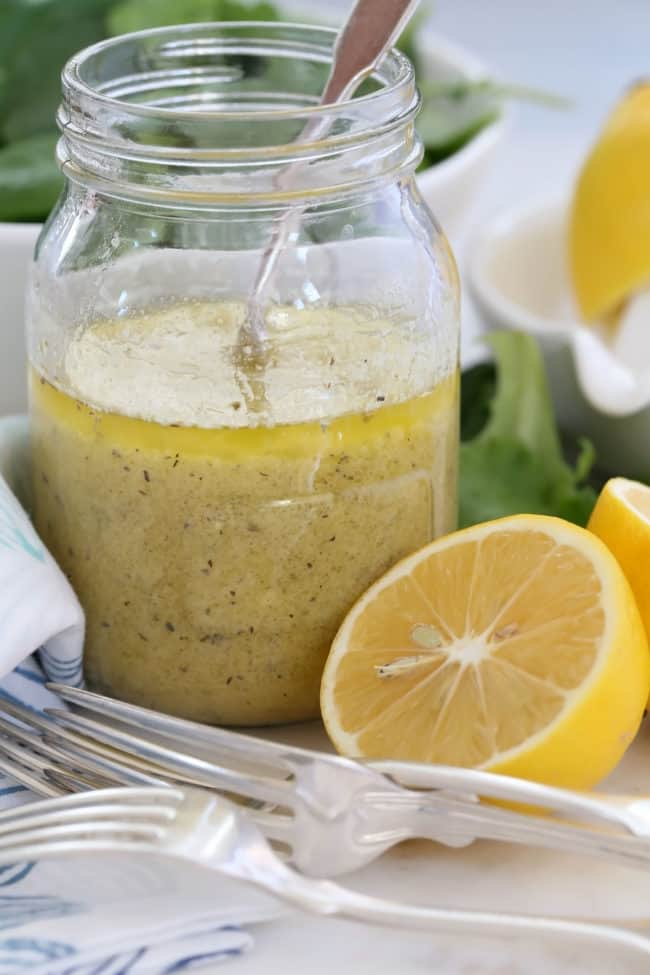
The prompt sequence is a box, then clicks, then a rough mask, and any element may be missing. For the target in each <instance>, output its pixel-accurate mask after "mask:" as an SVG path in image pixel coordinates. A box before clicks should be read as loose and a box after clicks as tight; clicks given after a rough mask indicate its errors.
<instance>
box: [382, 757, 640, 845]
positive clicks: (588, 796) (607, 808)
mask: <svg viewBox="0 0 650 975" xmlns="http://www.w3.org/2000/svg"><path fill="white" fill-rule="evenodd" d="M368 764H369V765H370V767H371V768H374V769H376V770H377V771H378V772H381V773H382V774H383V775H386V776H388V778H390V779H392V780H393V781H395V782H396V783H397V784H398V785H401V786H404V787H406V788H407V789H422V790H425V789H433V790H445V791H448V792H450V793H453V794H454V795H457V796H461V797H462V796H464V797H465V798H466V799H468V800H472V799H476V798H477V797H478V796H481V797H482V798H484V799H499V800H503V801H505V802H515V803H521V804H523V805H527V806H536V807H538V808H543V809H547V810H549V811H550V812H553V813H556V814H559V815H560V816H561V817H562V818H563V819H565V820H573V821H575V820H576V819H578V820H580V819H585V818H587V819H592V820H595V821H597V822H601V823H607V824H610V825H615V826H618V827H620V828H621V829H622V830H623V831H625V832H627V833H630V834H632V835H634V836H639V837H648V838H649V839H650V796H625V795H616V794H607V793H603V792H577V791H572V790H569V789H560V788H557V787H555V786H549V785H543V784H542V783H540V782H529V781H527V780H525V779H517V778H514V777H511V776H506V775H498V774H497V773H495V772H483V771H481V770H478V769H463V768H455V767H452V766H444V765H424V764H416V763H413V762H393V761H385V762H369V763H368Z"/></svg>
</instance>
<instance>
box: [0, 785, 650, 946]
mask: <svg viewBox="0 0 650 975" xmlns="http://www.w3.org/2000/svg"><path fill="white" fill-rule="evenodd" d="M65 775H66V773H61V776H62V777H65ZM99 852H126V853H138V854H142V853H149V854H162V855H165V856H171V857H178V858H181V859H184V860H189V861H191V862H192V863H195V864H200V865H202V866H204V867H207V868H208V869H211V870H215V871H218V872H219V873H222V874H225V875H227V876H230V877H234V878H237V879H238V880H243V881H246V882H248V883H250V884H253V885H255V886H256V887H259V888H261V889H263V890H265V891H267V892H268V893H270V894H272V895H274V896H275V897H277V898H279V899H281V900H283V901H286V902H287V903H289V904H291V905H292V906H294V907H297V908H299V909H300V910H302V911H306V912H309V913H312V914H320V915H340V916H341V917H345V918H350V919H355V920H360V921H365V922H370V923H372V924H381V925H383V926H385V925H391V926H395V927H400V928H409V929H414V930H424V931H428V932H430V933H446V934H449V933H451V934H462V935H463V936H467V935H468V934H475V935H491V936H497V935H498V936H507V937H531V936H534V937H540V936H542V935H543V936H551V937H556V938H559V939H561V940H567V939H568V940H570V941H575V940H576V939H577V940H579V941H582V942H587V943H591V944H592V945H593V944H594V943H596V944H598V943H601V944H602V943H609V944H614V945H616V946H617V947H619V948H621V947H624V948H628V949H632V950H634V951H636V952H637V953H641V954H643V955H644V956H650V938H648V937H646V936H645V935H644V934H641V933H639V932H635V931H631V930H627V929H625V928H623V927H620V928H617V927H614V926H611V925H607V924H601V923H597V922H594V923H588V922H583V921H577V920H570V919H563V918H555V917H536V916H533V915H528V916H527V915H519V914H501V913H488V912H480V911H457V910H439V909H436V908H424V907H415V906H410V905H406V904H401V903H397V902H394V901H387V900H380V899H378V898H374V897H368V896H366V895H364V894H360V893H357V892H355V891H352V890H349V889H348V888H345V887H341V886H339V885H337V884H335V883H332V882H331V881H327V880H315V879H313V878H308V877H305V876H303V875H302V874H300V873H298V872H297V871H295V870H292V869H291V867H289V866H287V865H286V864H285V863H284V862H283V861H282V860H280V859H279V857H278V856H277V855H276V854H275V853H274V851H273V850H272V849H271V847H270V846H269V845H268V843H267V842H266V840H265V839H264V837H263V836H262V834H261V833H260V832H259V830H258V829H257V827H256V826H255V825H254V824H253V823H252V822H251V820H250V819H249V818H248V817H247V816H245V815H243V814H242V813H241V812H240V811H239V810H238V809H237V807H236V806H234V805H233V804H232V803H230V802H228V801H227V800H225V799H224V798H223V797H221V796H217V795H215V794H214V793H208V792H206V791H205V790H198V789H195V788H191V787H188V788H184V789H182V790H181V789H177V788H173V787H160V788H122V789H107V790H105V791H100V792H94V793H86V794H84V795H72V796H66V797H64V798H59V799H50V800H44V801H39V802H35V803H32V804H31V805H29V806H22V807H20V808H19V809H13V810H8V811H5V812H3V813H0V863H15V862H20V861H23V860H42V859H44V858H55V857H61V856H66V855H71V854H82V853H84V854H86V853H87V854H90V853H92V854H96V853H99Z"/></svg>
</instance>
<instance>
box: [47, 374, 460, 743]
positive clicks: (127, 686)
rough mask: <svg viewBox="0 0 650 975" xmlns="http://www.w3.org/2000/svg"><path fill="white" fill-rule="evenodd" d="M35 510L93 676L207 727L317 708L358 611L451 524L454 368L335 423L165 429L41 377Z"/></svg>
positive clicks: (99, 685)
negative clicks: (393, 400)
mask: <svg viewBox="0 0 650 975" xmlns="http://www.w3.org/2000/svg"><path fill="white" fill-rule="evenodd" d="M31 400H32V418H33V458H34V494H35V520H36V525H37V528H38V531H39V532H40V534H41V537H42V538H43V540H44V541H45V543H46V544H47V545H48V547H49V548H50V551H51V552H52V554H53V555H54V557H55V558H56V559H57V560H58V561H59V563H60V564H61V565H62V567H63V569H64V571H65V572H66V573H67V575H68V576H69V578H70V579H71V581H72V584H73V586H74V587H75V590H76V591H77V594H78V595H79V598H80V600H81V602H82V604H83V606H84V609H85V610H86V614H87V642H86V672H87V678H88V681H89V684H90V686H91V687H93V688H95V689H98V690H100V691H103V692H106V693H110V694H113V695H116V696H118V697H120V698H123V699H127V700H130V701H133V702H136V703H139V704H143V705H146V706H150V707H154V708H157V709H160V710H164V711H167V712H169V713H174V714H179V715H182V716H186V717H190V718H194V719H197V720H202V721H208V722H215V723H226V724H263V723H270V722H280V721H288V720H300V719H305V718H309V717H313V716H315V715H316V714H317V713H318V689H319V681H320V676H321V671H322V667H323V664H324V661H325V658H326V655H327V652H328V650H329V647H330V644H331V641H332V639H333V637H334V635H335V633H336V631H337V628H338V626H339V624H340V623H341V620H342V619H343V617H344V615H345V613H346V611H347V610H348V609H349V608H350V606H351V605H352V604H353V602H354V601H355V600H356V599H357V598H358V597H359V595H360V594H361V593H362V592H363V591H364V590H365V589H366V588H367V587H368V586H369V585H370V583H372V582H373V581H374V580H375V579H376V578H377V577H378V576H379V575H380V574H381V573H382V572H384V571H385V570H386V569H387V568H388V567H389V566H390V565H392V564H393V563H394V562H396V561H397V560H398V559H399V558H401V557H403V556H404V555H406V554H407V553H409V552H411V551H413V550H414V549H416V548H418V547H420V546H421V545H424V544H425V543H426V542H428V541H430V539H431V538H432V537H434V536H435V535H438V534H441V533H444V532H447V531H449V530H451V529H453V527H454V525H455V504H456V455H457V400H458V382H457V377H456V376H451V377H448V378H447V379H445V380H444V381H442V382H441V383H440V384H439V385H438V386H437V388H436V389H435V390H433V391H432V392H431V393H428V394H425V395H421V396H418V397H416V398H414V399H412V400H409V401H405V402H402V403H398V404H397V405H391V406H386V407H383V408H379V409H376V410H373V411H372V412H369V413H363V414H360V413H359V414H356V415H347V416H342V417H340V418H339V419H336V420H334V421H331V422H328V423H327V424H323V423H319V422H309V423H293V424H286V425H280V426H276V427H267V428H251V427H243V428H238V429H235V428H230V429H228V428H220V429H206V428H200V427H185V426H166V425H161V424H158V423H155V422H151V421H146V420H140V419H136V418H130V417H125V416H121V415H117V414H115V413H110V412H102V411H99V410H97V409H94V408H90V407H89V406H88V405H86V404H85V403H83V402H81V401H79V400H77V399H75V398H74V397H72V396H69V395H67V394H66V393H64V392H61V391H60V390H59V389H57V388H55V387H54V386H53V385H51V384H50V383H49V382H47V381H46V380H45V379H44V378H43V377H41V376H39V375H38V374H37V373H36V372H32V376H31Z"/></svg>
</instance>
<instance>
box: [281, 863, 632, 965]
mask: <svg viewBox="0 0 650 975" xmlns="http://www.w3.org/2000/svg"><path fill="white" fill-rule="evenodd" d="M291 874H292V879H291V881H288V879H287V878H286V877H285V883H284V884H283V888H284V889H283V890H282V891H281V892H280V891H279V890H278V889H277V886H276V888H275V893H276V894H278V893H281V896H282V898H283V899H284V900H287V901H289V902H291V903H293V904H294V905H295V906H297V907H300V908H301V909H302V910H308V911H309V912H311V913H314V914H321V915H322V914H326V915H339V916H341V917H344V918H348V919H350V920H356V921H365V922H367V923H370V924H380V925H391V926H393V927H398V928H408V929H410V930H417V931H427V932H429V933H431V934H434V933H435V934H456V935H458V934H460V935H464V936H467V935H476V936H491V937H494V936H501V937H507V938H531V937H535V938H540V937H543V936H550V937H554V938H556V939H558V940H561V941H570V942H573V943H575V942H576V941H579V942H583V943H591V944H594V943H607V944H612V945H617V946H618V947H623V948H628V949H631V950H633V951H636V952H638V953H641V954H643V955H645V956H646V957H647V956H650V939H649V938H647V937H646V936H645V935H643V934H640V933H638V932H636V931H632V930H628V929H626V928H624V927H620V928H619V927H615V926H613V925H610V924H602V923H598V922H591V923H590V922H586V921H578V920H571V919H564V918H559V917H541V916H535V915H528V916H527V915H525V914H502V913H494V912H489V913H488V912H483V911H460V910H442V909H438V908H430V907H415V906H411V905H407V904H399V903H396V902H393V901H386V900H381V899H378V898H374V897H368V896H366V895H365V894H359V893H357V892H356V891H352V890H349V889H348V888H346V887H341V886H339V885H338V884H334V883H332V882H331V881H313V880H308V879H307V878H305V877H302V876H300V875H299V874H296V873H294V872H293V871H291Z"/></svg>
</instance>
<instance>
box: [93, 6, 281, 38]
mask: <svg viewBox="0 0 650 975" xmlns="http://www.w3.org/2000/svg"><path fill="white" fill-rule="evenodd" d="M212 20H270V21H275V20H278V12H277V9H276V7H275V6H274V4H272V3H267V2H266V0H261V2H260V0H253V2H251V3H246V2H245V0H123V2H121V3H118V4H117V5H116V6H115V7H114V8H113V9H112V10H111V12H110V14H109V16H108V20H107V26H108V31H109V33H110V34H128V33H130V32H131V31H135V30H145V29H146V28H147V27H167V26H169V25H171V24H192V23H195V24H199V23H204V22H207V21H212Z"/></svg>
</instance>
